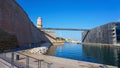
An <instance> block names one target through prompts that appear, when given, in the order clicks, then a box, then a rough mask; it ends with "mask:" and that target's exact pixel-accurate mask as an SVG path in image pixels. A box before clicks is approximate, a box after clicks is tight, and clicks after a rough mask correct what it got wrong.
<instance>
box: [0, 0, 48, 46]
mask: <svg viewBox="0 0 120 68" xmlns="http://www.w3.org/2000/svg"><path fill="white" fill-rule="evenodd" d="M0 29H2V30H4V31H5V32H8V33H10V34H12V35H16V37H17V40H18V43H19V45H23V44H29V43H39V42H41V41H48V39H47V38H45V36H44V35H43V33H42V32H41V31H40V30H38V29H37V28H36V27H35V26H34V25H33V23H32V22H31V20H30V19H29V17H28V15H27V14H26V12H25V11H24V10H23V9H22V8H21V7H20V6H19V5H18V4H17V3H16V1H15V0H0Z"/></svg>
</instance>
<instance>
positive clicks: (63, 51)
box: [48, 43, 120, 66]
mask: <svg viewBox="0 0 120 68" xmlns="http://www.w3.org/2000/svg"><path fill="white" fill-rule="evenodd" d="M48 55H52V56H56V57H62V58H69V59H75V60H80V61H88V62H94V63H102V64H108V65H115V66H116V65H119V64H120V48H118V47H117V48H115V47H109V46H100V45H96V46H95V45H94V46H93V45H91V46H90V45H80V44H72V43H65V44H64V45H63V46H52V47H51V48H50V49H49V51H48Z"/></svg>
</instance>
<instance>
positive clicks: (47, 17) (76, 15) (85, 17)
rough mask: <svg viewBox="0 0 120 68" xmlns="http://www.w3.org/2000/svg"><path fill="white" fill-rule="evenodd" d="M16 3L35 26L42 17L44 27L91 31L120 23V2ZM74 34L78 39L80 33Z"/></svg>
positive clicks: (25, 0) (46, 0)
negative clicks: (101, 26)
mask: <svg viewBox="0 0 120 68" xmlns="http://www.w3.org/2000/svg"><path fill="white" fill-rule="evenodd" d="M16 1H17V2H18V3H19V4H20V5H21V6H22V7H23V9H24V10H25V11H26V12H27V14H28V16H29V17H30V19H31V20H32V21H33V23H34V24H35V25H36V19H37V18H38V17H42V19H43V27H53V28H56V27H57V28H59V27H60V28H87V29H91V28H94V27H97V26H99V25H103V24H106V23H109V22H116V21H120V0H16ZM57 33H58V34H60V33H59V32H57ZM64 33H65V32H64ZM72 33H73V34H76V37H77V35H78V33H79V32H75V33H74V32H72ZM72 33H71V34H72ZM66 34H69V33H66ZM67 36H69V35H67Z"/></svg>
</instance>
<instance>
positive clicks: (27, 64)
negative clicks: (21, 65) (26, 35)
mask: <svg viewBox="0 0 120 68" xmlns="http://www.w3.org/2000/svg"><path fill="white" fill-rule="evenodd" d="M26 68H29V56H26Z"/></svg>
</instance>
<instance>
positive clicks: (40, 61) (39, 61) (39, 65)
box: [38, 60, 44, 68]
mask: <svg viewBox="0 0 120 68" xmlns="http://www.w3.org/2000/svg"><path fill="white" fill-rule="evenodd" d="M42 61H44V60H38V68H42V67H41V63H42Z"/></svg>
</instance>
